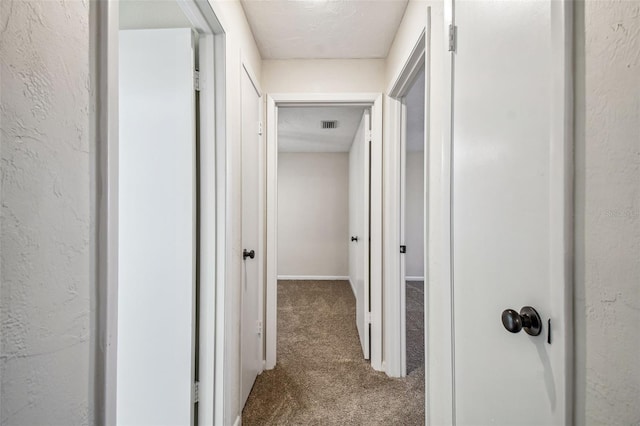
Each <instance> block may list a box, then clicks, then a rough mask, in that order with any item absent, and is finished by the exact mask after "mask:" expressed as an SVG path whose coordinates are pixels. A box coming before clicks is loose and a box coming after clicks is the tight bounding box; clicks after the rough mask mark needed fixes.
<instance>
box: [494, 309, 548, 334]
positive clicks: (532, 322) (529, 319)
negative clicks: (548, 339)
mask: <svg viewBox="0 0 640 426" xmlns="http://www.w3.org/2000/svg"><path fill="white" fill-rule="evenodd" d="M502 325H504V328H506V329H507V330H509V331H510V332H512V333H519V332H520V330H522V329H523V328H524V331H525V332H526V333H527V334H529V335H530V336H537V335H538V334H540V332H541V331H542V320H541V319H540V315H538V312H536V310H535V309H533V308H532V307H531V306H525V307H523V308H522V309H520V313H517V312H516V311H514V310H513V309H505V310H504V311H503V312H502Z"/></svg>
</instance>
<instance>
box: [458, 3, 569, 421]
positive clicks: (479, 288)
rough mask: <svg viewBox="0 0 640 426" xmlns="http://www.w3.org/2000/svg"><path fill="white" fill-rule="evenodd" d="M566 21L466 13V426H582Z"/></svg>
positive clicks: (462, 91) (462, 30) (536, 8)
mask: <svg viewBox="0 0 640 426" xmlns="http://www.w3.org/2000/svg"><path fill="white" fill-rule="evenodd" d="M569 11H570V9H568V7H567V4H566V3H565V2H564V1H539V0H520V1H507V2H504V1H498V2H496V1H455V23H456V26H457V36H458V37H457V46H456V47H455V49H456V51H455V53H454V54H453V58H454V62H455V67H454V68H455V71H454V73H453V84H454V92H453V93H454V95H453V135H454V136H453V141H452V144H453V148H452V208H453V212H452V232H453V235H452V244H453V249H452V262H453V270H452V273H453V280H454V291H453V297H454V303H453V304H452V306H454V307H455V310H454V317H453V321H454V346H453V347H454V348H455V353H454V363H455V367H454V370H453V371H454V372H455V373H454V386H455V393H454V395H455V405H454V407H455V408H454V410H455V411H454V416H455V419H456V424H458V425H471V424H496V425H514V426H515V425H561V424H571V423H572V422H571V420H570V418H571V416H570V412H571V411H570V401H571V398H570V394H569V385H568V383H570V378H571V366H570V365H568V362H569V361H568V360H570V358H571V352H570V348H571V338H570V327H571V322H570V318H571V312H570V308H569V306H570V305H569V304H568V303H567V302H568V300H569V295H570V292H569V290H568V289H569V288H570V287H569V283H570V270H571V269H570V259H571V256H570V252H571V244H570V241H571V239H570V235H571V234H570V229H571V226H570V214H569V213H570V210H569V206H570V205H571V193H570V183H569V182H570V180H569V179H568V177H569V176H570V155H569V153H570V149H569V147H570V136H569V135H570V129H571V115H570V113H569V112H568V111H570V110H571V109H570V103H569V101H568V97H567V96H568V95H567V94H568V93H570V90H571V85H570V82H569V79H568V77H567V76H568V75H570V74H569V72H570V70H571V67H570V61H569V58H570V57H571V56H570V48H569V46H570V45H569V44H568V43H567V40H570V38H568V35H567V34H568V29H567V22H571V18H570V14H569ZM569 27H570V25H569ZM509 309H510V310H509ZM479 396H482V397H479Z"/></svg>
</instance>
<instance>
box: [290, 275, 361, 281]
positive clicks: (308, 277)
mask: <svg viewBox="0 0 640 426" xmlns="http://www.w3.org/2000/svg"><path fill="white" fill-rule="evenodd" d="M278 279H279V280H296V281H311V280H316V281H346V280H348V279H349V277H346V276H342V275H278Z"/></svg>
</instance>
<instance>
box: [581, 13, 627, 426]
mask: <svg viewBox="0 0 640 426" xmlns="http://www.w3.org/2000/svg"><path fill="white" fill-rule="evenodd" d="M575 8H576V15H575V36H576V55H575V58H576V64H575V70H576V73H575V93H576V99H575V100H576V103H575V112H576V117H575V119H576V122H575V123H576V134H575V143H576V145H575V218H576V229H575V360H576V366H575V380H576V387H575V396H576V404H575V415H576V419H575V423H576V424H587V425H600V424H607V425H630V424H638V423H639V422H640V404H638V401H640V363H638V359H639V357H640V333H639V332H638V329H637V326H638V324H640V2H638V1H588V2H576V3H575Z"/></svg>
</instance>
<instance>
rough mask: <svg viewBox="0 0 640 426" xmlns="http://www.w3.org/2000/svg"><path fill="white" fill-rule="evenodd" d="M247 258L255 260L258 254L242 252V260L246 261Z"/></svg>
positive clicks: (245, 250)
mask: <svg viewBox="0 0 640 426" xmlns="http://www.w3.org/2000/svg"><path fill="white" fill-rule="evenodd" d="M247 257H248V258H249V259H253V258H254V257H256V252H255V251H253V250H251V251H247V249H244V250H242V260H246V259H247Z"/></svg>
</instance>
